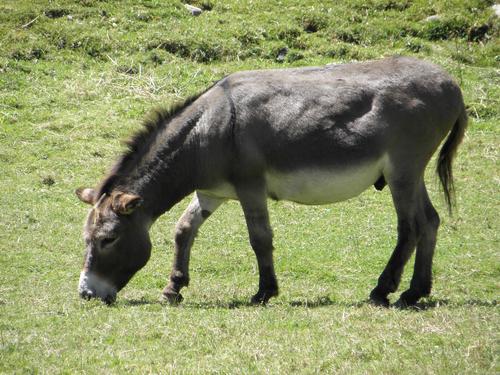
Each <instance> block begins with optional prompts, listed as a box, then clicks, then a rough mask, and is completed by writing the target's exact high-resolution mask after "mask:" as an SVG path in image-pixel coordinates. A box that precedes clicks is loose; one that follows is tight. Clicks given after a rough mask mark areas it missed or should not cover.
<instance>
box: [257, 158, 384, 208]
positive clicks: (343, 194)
mask: <svg viewBox="0 0 500 375" xmlns="http://www.w3.org/2000/svg"><path fill="white" fill-rule="evenodd" d="M381 174H382V161H381V160H378V161H373V162H371V163H366V164H363V165H358V166H348V167H347V166H346V167H344V168H342V169H326V168H311V169H301V170H296V171H291V172H278V171H269V172H268V173H266V182H267V191H268V195H269V197H270V198H272V199H275V200H288V201H293V202H297V203H303V204H326V203H333V202H339V201H343V200H346V199H349V198H352V197H355V196H357V195H359V194H361V193H362V192H363V191H364V190H366V189H367V188H368V187H369V186H371V185H372V184H374V183H375V181H377V179H378V178H379V177H380V175H381Z"/></svg>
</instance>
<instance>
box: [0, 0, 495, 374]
mask: <svg viewBox="0 0 500 375" xmlns="http://www.w3.org/2000/svg"><path fill="white" fill-rule="evenodd" d="M192 3H193V4H194V5H198V6H200V7H202V8H203V9H204V12H203V14H202V15H201V16H199V17H196V18H195V17H192V16H191V15H190V14H189V13H188V12H187V11H186V9H185V8H184V5H183V4H182V2H180V1H174V0H161V1H160V0H149V1H146V0H136V1H132V0H124V1H113V0H79V1H76V0H75V1H70V0H53V1H50V0H40V1H36V2H35V1H29V0H3V1H2V2H1V3H0V174H1V177H0V191H1V194H0V373H9V374H10V373H19V374H24V373H46V374H58V373H116V374H122V373H127V372H129V373H174V374H195V373H203V374H205V373H234V374H240V373H244V374H253V373H270V374H291V373H298V374H309V373H335V374H407V373H408V374H410V373H416V374H495V373H499V372H500V364H499V354H500V353H499V351H500V345H499V339H500V335H499V332H500V311H499V307H498V304H497V300H498V295H499V281H500V259H499V258H500V256H499V255H500V252H499V249H500V244H499V235H498V234H499V232H500V225H499V223H500V220H499V218H498V213H499V209H500V195H499V185H500V173H499V171H500V165H499V158H498V152H499V145H500V142H499V139H500V138H499V135H500V132H499V128H498V124H499V119H500V114H499V109H500V74H499V62H500V44H499V41H498V34H499V33H498V30H499V19H498V18H495V16H494V15H493V11H492V10H491V5H492V4H493V1H489V0H468V1H458V0H452V1H445V0H425V1H424V0H403V1H394V0H347V1H344V2H334V1H324V2H320V1H312V0H306V1H298V0H283V1H258V0H256V1H251V0H244V1H237V0H228V1H219V0H213V1H210V0H202V1H193V2H192ZM339 3H340V4H339ZM435 14H438V15H439V16H440V18H439V20H437V21H431V22H426V21H424V20H425V19H426V18H427V17H428V16H431V15H435ZM285 47H286V48H288V53H287V54H286V56H284V58H283V61H278V59H277V56H278V53H279V51H280V50H281V49H283V48H285ZM393 54H403V55H411V56H417V57H421V58H424V59H427V60H430V61H433V62H436V63H438V64H440V65H442V66H443V67H444V68H445V69H446V70H448V71H449V72H450V73H451V74H452V75H454V76H455V77H456V79H457V81H459V82H460V85H461V87H462V88H463V91H464V96H465V101H466V104H467V107H468V112H469V116H470V124H469V130H468V133H467V135H466V139H465V141H464V144H463V145H462V146H461V148H460V149H459V154H458V157H457V159H456V162H455V180H456V186H457V204H458V207H457V210H456V212H455V213H454V215H453V216H451V217H450V216H448V215H447V213H446V207H445V204H444V199H443V197H442V194H441V192H440V191H439V189H438V184H437V180H436V178H435V176H434V173H433V167H432V168H431V167H430V168H429V170H428V174H427V179H428V185H429V188H430V194H431V199H432V200H433V202H434V203H435V205H436V207H437V209H438V211H439V212H440V214H441V218H442V226H441V229H440V233H439V238H438V245H437V251H436V257H435V262H434V289H433V293H432V295H431V297H429V298H427V299H424V300H423V301H422V303H421V304H420V305H419V308H418V309H411V310H398V309H394V308H390V309H384V308H377V307H373V306H371V305H370V304H368V303H367V302H366V300H367V297H368V294H369V291H370V290H371V288H372V287H373V286H374V285H375V282H376V280H377V277H378V276H379V274H380V272H381V271H382V269H383V267H384V265H385V262H386V261H387V260H388V258H389V255H390V253H391V251H392V248H393V245H394V243H395V239H396V238H395V237H396V220H395V213H394V209H393V207H392V203H391V197H390V194H389V192H388V190H387V189H384V190H383V191H382V192H377V191H375V190H374V189H372V190H369V191H367V192H365V193H364V194H362V195H361V196H359V197H357V198H355V199H352V200H350V201H348V202H344V203H340V204H336V205H328V206H318V207H305V206H299V205H295V204H291V203H287V202H279V203H276V202H270V203H269V205H270V211H271V221H272V224H273V228H274V233H275V247H276V251H275V259H276V268H277V274H278V280H279V282H280V290H281V294H280V296H279V297H277V298H275V299H273V300H272V301H271V302H270V304H269V305H268V306H266V307H255V306H251V305H249V304H248V302H247V301H248V300H249V298H250V296H251V295H252V294H253V293H254V292H255V291H256V288H257V276H258V275H257V269H256V261H255V257H254V255H253V252H252V250H251V248H250V245H249V243H248V239H247V233H246V229H245V228H246V227H245V223H244V219H243V214H242V212H241V209H240V207H239V204H238V203H237V202H229V203H227V204H226V205H225V206H223V207H222V208H221V209H220V210H219V211H217V212H216V213H215V214H214V215H213V217H211V219H210V220H209V221H208V222H207V224H206V225H205V226H204V227H202V229H201V231H200V234H199V237H198V241H197V242H196V243H195V246H194V248H193V256H192V262H191V285H190V287H189V288H187V289H185V290H184V291H183V295H184V297H185V301H184V302H183V303H182V304H181V305H180V306H177V307H172V306H165V305H162V304H160V303H159V296H160V294H161V291H162V289H163V287H164V285H165V284H166V282H167V278H168V274H169V271H170V262H171V258H172V248H173V246H172V232H173V226H174V224H175V222H176V220H177V218H178V217H179V215H180V213H181V212H182V210H183V209H184V207H185V206H186V205H187V201H184V202H182V203H181V204H179V205H178V206H176V207H175V208H174V209H173V210H172V211H171V212H168V213H166V214H165V215H164V216H163V217H162V218H161V219H160V220H159V221H158V222H157V223H156V224H155V225H154V226H153V228H152V233H151V235H152V240H153V245H154V249H153V254H152V257H151V260H150V261H149V263H148V265H147V266H146V267H145V268H144V269H143V270H142V271H141V272H140V273H139V274H138V275H137V276H136V277H135V278H134V279H133V280H132V281H131V282H130V283H129V285H127V287H126V288H125V289H124V290H123V291H122V292H121V293H120V294H119V295H118V300H117V302H116V303H115V304H114V305H112V306H109V307H108V306H105V305H103V304H102V303H100V302H98V301H91V302H85V301H82V300H80V298H79V297H78V294H77V290H76V288H77V284H78V278H79V273H80V270H81V266H82V262H83V250H84V248H83V242H82V239H81V232H82V226H83V221H84V217H85V215H86V212H87V207H86V206H85V205H83V204H82V203H81V202H79V201H78V200H77V198H76V197H75V195H74V193H73V191H74V189H75V188H77V187H79V186H91V185H95V184H97V183H98V181H99V180H100V178H101V177H102V176H103V174H104V173H105V172H106V170H107V169H108V167H109V166H110V165H111V163H112V162H113V160H114V159H115V158H116V157H117V156H118V155H119V154H120V152H121V150H123V145H122V143H121V141H122V140H123V139H125V138H127V137H128V136H129V135H130V134H132V133H133V132H134V130H135V129H137V128H138V127H139V126H140V122H141V119H142V117H143V116H144V115H145V114H146V113H147V112H148V111H149V110H150V109H151V108H152V107H154V106H157V105H160V104H163V105H166V104H169V103H173V102H175V101H176V100H182V99H183V98H185V97H187V96H188V95H190V94H193V93H195V92H197V91H199V90H202V89H203V88H205V87H207V86H208V85H209V84H210V83H211V82H212V81H214V80H217V79H220V78H222V77H223V76H224V75H226V74H228V73H230V72H234V71H238V70H242V69H257V68H277V67H288V66H312V65H321V64H326V63H331V62H348V61H355V60H366V59H373V58H379V57H383V56H388V55H393ZM411 270H412V262H410V263H409V265H408V266H407V272H406V273H405V275H404V278H403V282H402V285H401V288H400V290H401V291H402V290H404V289H405V288H406V287H407V285H408V282H409V275H410V274H411ZM397 296H398V295H397V294H396V295H394V296H393V301H394V300H395V299H396V298H397Z"/></svg>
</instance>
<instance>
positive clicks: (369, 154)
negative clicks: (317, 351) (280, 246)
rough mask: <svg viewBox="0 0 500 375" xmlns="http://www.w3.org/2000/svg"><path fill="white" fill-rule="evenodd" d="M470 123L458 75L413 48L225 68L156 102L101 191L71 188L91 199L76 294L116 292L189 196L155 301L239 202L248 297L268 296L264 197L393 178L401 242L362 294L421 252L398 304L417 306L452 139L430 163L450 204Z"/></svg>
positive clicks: (440, 166) (425, 286) (354, 190)
mask: <svg viewBox="0 0 500 375" xmlns="http://www.w3.org/2000/svg"><path fill="white" fill-rule="evenodd" d="M466 126H467V115H466V111H465V106H464V102H463V99H462V94H461V91H460V88H459V87H458V85H457V84H456V83H455V82H454V80H453V79H452V78H451V77H450V76H449V75H448V74H447V73H446V72H444V71H443V70H442V69H441V68H439V67H437V66H435V65H432V64H430V63H427V62H424V61H420V60H417V59H414V58H406V57H392V58H387V59H382V60H378V61H370V62H362V63H352V64H342V65H327V66H324V67H309V68H296V69H280V70H262V71H244V72H238V73H234V74H231V75H229V76H227V77H225V78H223V79H221V80H220V81H218V82H217V83H215V84H214V85H213V86H212V87H210V88H209V89H208V90H206V91H205V92H203V93H201V94H199V95H196V96H193V97H191V98H189V99H187V100H185V101H184V102H183V103H182V104H178V105H176V106H174V107H173V108H170V109H169V110H165V109H164V110H156V111H155V112H153V114H152V115H151V116H150V117H149V118H148V119H146V121H145V127H144V128H143V130H142V131H140V132H138V133H137V134H136V135H135V136H133V137H132V139H131V140H130V141H129V142H128V146H129V147H128V150H127V151H126V152H124V154H123V155H122V156H121V157H120V158H119V159H118V161H117V162H116V164H115V165H114V167H113V168H112V169H111V171H110V172H109V173H108V174H107V176H106V177H105V178H104V179H103V181H102V182H101V183H100V184H99V185H98V187H97V188H95V189H94V188H85V189H84V188H80V189H78V190H77V191H76V194H77V196H78V197H79V198H80V200H82V201H83V202H85V203H88V204H90V205H92V208H91V209H90V212H89V214H88V216H87V220H86V224H85V228H84V234H83V237H84V240H85V244H86V255H85V260H84V266H83V271H82V272H81V276H80V282H79V287H78V290H79V294H80V296H81V297H82V298H85V299H89V298H93V297H96V298H100V299H101V300H103V301H104V302H107V303H111V302H113V301H114V300H115V298H116V294H117V292H118V291H120V290H121V289H122V288H123V287H124V286H125V285H126V284H127V282H128V281H129V280H130V279H131V278H132V276H133V275H134V274H135V273H136V272H137V271H138V270H140V269H141V268H142V267H143V266H144V265H145V264H146V262H147V261H148V259H149V257H150V252H151V242H150V240H149V234H148V231H149V228H150V227H151V225H152V224H153V223H154V222H155V220H156V219H157V218H158V217H159V216H161V215H162V214H163V213H165V212H166V211H168V210H169V209H170V208H171V207H172V206H174V205H175V204H176V203H178V202H179V201H181V200H182V199H183V198H184V197H186V196H187V195H189V194H191V193H193V192H194V195H193V198H192V201H191V203H190V204H189V206H188V207H187V209H186V210H185V211H184V213H183V214H182V216H181V218H180V219H179V221H178V223H177V225H176V230H175V253H174V261H173V268H172V272H171V274H170V280H169V283H168V285H167V286H166V287H165V289H164V290H163V298H165V299H166V300H167V301H169V302H171V303H176V302H180V301H181V300H182V296H181V294H180V290H181V288H182V287H185V286H187V285H188V284H189V258H190V249H191V247H192V245H193V241H194V239H195V236H196V234H197V231H198V229H199V228H200V226H201V225H202V224H203V222H204V221H205V220H206V219H207V218H208V217H209V216H210V215H211V214H212V213H213V212H214V211H215V210H216V209H217V208H218V207H219V206H220V205H221V204H222V203H223V202H224V201H226V200H228V199H237V200H239V201H240V203H241V206H242V209H243V212H244V216H245V220H246V224H247V228H248V233H249V237H250V244H251V246H252V248H253V250H254V252H255V255H256V257H257V263H258V269H259V286H258V290H257V293H256V294H255V295H254V296H253V297H252V298H251V302H252V303H256V304H265V303H266V302H267V301H268V300H269V299H270V298H271V297H273V296H276V295H277V294H278V283H277V280H276V275H275V271H274V265H273V241H272V238H273V235H272V230H271V226H270V223H269V215H268V209H267V198H271V199H274V200H289V201H293V202H298V203H302V204H309V205H318V204H327V203H332V202H338V201H343V200H346V199H349V198H351V197H354V196H357V195H358V194H360V193H361V192H363V191H364V190H366V189H367V188H369V187H370V186H371V185H374V186H375V188H377V189H378V190H381V189H383V188H384V186H385V185H386V184H387V185H388V186H389V188H390V192H391V194H392V198H393V202H394V206H395V209H396V213H397V224H398V225H397V229H398V237H397V244H396V247H395V249H394V251H393V253H392V255H391V257H390V259H389V261H388V263H387V266H386V267H385V269H384V270H383V272H382V274H381V275H380V277H379V279H378V283H377V285H376V287H375V288H374V289H373V290H372V291H371V293H370V299H371V301H372V302H373V303H375V304H377V305H383V306H388V305H389V300H388V295H389V293H392V292H395V291H396V289H397V288H398V285H399V283H400V279H401V275H402V272H403V268H404V266H405V264H406V263H407V261H408V259H409V258H410V256H411V254H412V253H413V250H414V249H415V248H416V258H415V266H414V272H413V277H412V279H411V283H410V287H409V289H408V290H406V291H405V292H403V293H402V294H401V296H400V299H399V301H398V305H400V306H409V305H413V304H415V303H416V302H417V301H418V300H419V299H420V298H421V297H424V296H427V295H429V293H430V291H431V282H432V280H431V279H432V259H433V253H434V248H435V245H436V234H437V230H438V226H439V216H438V213H437V212H436V210H435V209H434V207H433V205H432V203H431V201H430V199H429V196H428V193H427V190H426V187H425V182H424V170H425V168H426V166H427V164H428V162H429V160H430V159H431V157H432V155H433V154H434V152H435V151H436V150H437V148H438V146H439V145H440V144H441V142H442V141H443V140H444V138H445V137H446V136H447V138H446V140H445V141H444V144H443V146H442V148H441V150H440V152H439V156H438V161H437V173H438V176H439V179H440V182H441V185H442V187H443V190H444V195H445V199H446V202H447V205H448V208H449V209H450V210H451V208H452V203H453V202H452V200H453V196H454V188H453V175H452V161H453V158H454V155H455V153H456V150H457V147H458V145H459V144H460V142H461V141H462V138H463V136H464V132H465V129H466Z"/></svg>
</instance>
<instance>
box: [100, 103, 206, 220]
mask: <svg viewBox="0 0 500 375" xmlns="http://www.w3.org/2000/svg"><path fill="white" fill-rule="evenodd" d="M201 114H202V111H201V109H198V110H195V109H191V108H189V107H188V108H186V109H185V110H183V111H181V113H179V114H177V115H175V116H174V117H172V118H170V119H168V124H162V125H161V126H157V127H156V128H150V129H149V130H148V132H149V133H147V134H142V135H141V134H139V135H138V136H137V138H136V139H135V140H134V141H133V142H135V144H133V145H132V148H134V149H133V150H132V151H131V152H130V153H129V154H127V155H125V156H124V157H123V158H122V160H121V161H120V162H119V163H118V164H117V166H116V167H115V171H114V175H112V176H110V177H109V178H108V179H110V180H111V181H110V184H111V187H110V189H121V190H125V191H128V192H132V193H135V194H138V195H140V196H141V198H142V199H143V205H142V209H143V211H144V213H145V214H146V215H148V216H150V217H151V218H152V219H153V220H156V218H158V216H160V215H162V214H163V213H164V212H166V211H168V210H169V209H170V208H171V207H172V206H174V205H175V204H176V203H178V202H179V201H180V200H182V199H183V198H184V197H185V196H187V195H189V194H190V193H192V192H193V191H194V189H195V187H196V179H197V165H198V163H197V157H198V147H199V145H198V142H197V138H196V135H195V134H194V133H195V132H193V129H194V128H195V126H196V124H197V122H198V120H199V118H200V116H201Z"/></svg>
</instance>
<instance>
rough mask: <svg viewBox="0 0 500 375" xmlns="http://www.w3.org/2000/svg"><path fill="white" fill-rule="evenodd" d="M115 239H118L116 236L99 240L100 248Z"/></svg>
mask: <svg viewBox="0 0 500 375" xmlns="http://www.w3.org/2000/svg"><path fill="white" fill-rule="evenodd" d="M117 239H118V237H108V238H105V239H103V240H102V241H101V247H102V248H104V247H107V246H109V245H111V244H112V243H113V242H115V241H116V240H117Z"/></svg>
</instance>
